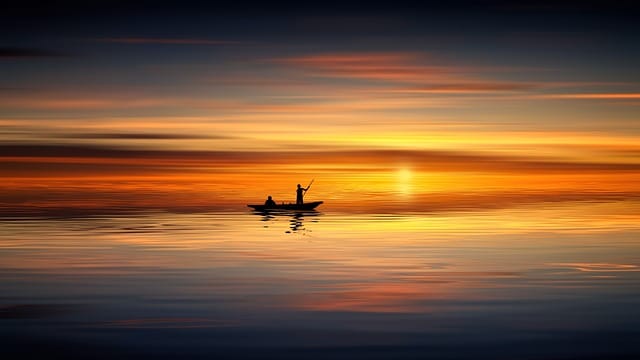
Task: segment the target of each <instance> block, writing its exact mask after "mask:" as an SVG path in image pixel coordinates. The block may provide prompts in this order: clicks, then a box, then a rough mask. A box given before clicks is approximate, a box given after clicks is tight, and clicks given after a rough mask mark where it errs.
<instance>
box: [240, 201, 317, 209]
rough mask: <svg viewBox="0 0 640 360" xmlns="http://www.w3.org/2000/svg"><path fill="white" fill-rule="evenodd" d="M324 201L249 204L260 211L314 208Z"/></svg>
mask: <svg viewBox="0 0 640 360" xmlns="http://www.w3.org/2000/svg"><path fill="white" fill-rule="evenodd" d="M322 203H323V202H322V201H313V202H308V203H304V204H301V205H297V204H277V205H275V206H265V205H264V204H261V205H247V206H248V207H250V208H253V209H254V210H258V211H268V210H313V209H315V208H316V207H318V206H319V205H320V204H322Z"/></svg>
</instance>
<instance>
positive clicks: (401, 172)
mask: <svg viewBox="0 0 640 360" xmlns="http://www.w3.org/2000/svg"><path fill="white" fill-rule="evenodd" d="M396 191H397V192H398V194H400V195H401V196H402V197H409V196H411V194H413V171H411V168H410V167H408V166H401V167H399V168H398V169H397V170H396Z"/></svg>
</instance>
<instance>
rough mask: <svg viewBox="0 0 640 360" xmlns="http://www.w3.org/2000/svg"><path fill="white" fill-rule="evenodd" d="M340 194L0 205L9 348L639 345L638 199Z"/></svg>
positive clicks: (127, 354)
mask: <svg viewBox="0 0 640 360" xmlns="http://www.w3.org/2000/svg"><path fill="white" fill-rule="evenodd" d="M329 205H330V204H324V205H323V206H321V207H320V211H318V212H303V213H276V214H261V213H253V212H251V211H248V210H247V211H245V210H244V209H238V210H237V211H236V212H215V213H197V214H193V213H191V214H174V213H162V212H156V213H135V214H124V215H117V216H93V217H72V218H46V217H41V218H33V217H31V218H4V219H2V220H1V221H0V345H1V348H0V349H1V353H3V354H8V355H10V357H12V358H17V357H21V358H22V357H26V356H30V355H39V356H47V357H48V358H55V357H58V358H67V359H69V358H70V359H74V358H91V359H96V358H98V359H100V358H120V359H121V358H134V357H135V358H145V357H147V358H150V357H153V358H178V357H179V358H207V359H214V358H240V359H243V358H256V359H264V358H277V359H281V358H285V359H307V358H318V359H320V358H322V359H325V358H328V359H355V358H360V359H405V358H419V359H424V358H433V359H616V358H620V359H638V358H640V341H638V339H640V310H639V309H640V236H639V235H640V222H639V221H638V220H639V218H640V217H639V216H638V214H639V212H638V209H640V206H638V204H637V203H629V202H626V203H625V202H618V203H564V204H552V205H544V206H542V205H539V206H528V207H527V206H523V207H517V208H510V209H493V210H487V211H473V212H464V211H460V212H442V213H387V214H353V213H335V212H332V211H331V210H330V209H331V207H330V206H329ZM323 207H324V209H322V208H323ZM4 356H6V355H3V357H4ZM5 358H6V357H5Z"/></svg>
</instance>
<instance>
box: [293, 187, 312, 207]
mask: <svg viewBox="0 0 640 360" xmlns="http://www.w3.org/2000/svg"><path fill="white" fill-rule="evenodd" d="M309 186H311V185H309ZM309 186H307V187H306V188H303V187H302V186H301V185H300V184H298V188H297V189H296V205H302V204H303V203H304V200H303V198H304V193H306V192H307V190H309Z"/></svg>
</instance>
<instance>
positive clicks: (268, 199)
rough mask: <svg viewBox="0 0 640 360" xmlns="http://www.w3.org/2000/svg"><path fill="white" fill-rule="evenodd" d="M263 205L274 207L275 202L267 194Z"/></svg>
mask: <svg viewBox="0 0 640 360" xmlns="http://www.w3.org/2000/svg"><path fill="white" fill-rule="evenodd" d="M264 206H265V207H275V206H276V202H275V201H273V198H271V195H269V197H268V198H267V201H265V202H264Z"/></svg>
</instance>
